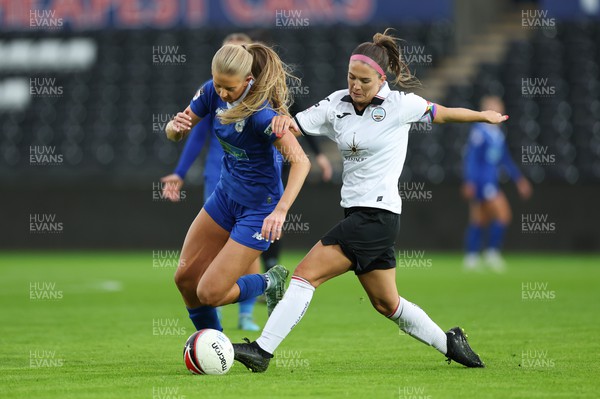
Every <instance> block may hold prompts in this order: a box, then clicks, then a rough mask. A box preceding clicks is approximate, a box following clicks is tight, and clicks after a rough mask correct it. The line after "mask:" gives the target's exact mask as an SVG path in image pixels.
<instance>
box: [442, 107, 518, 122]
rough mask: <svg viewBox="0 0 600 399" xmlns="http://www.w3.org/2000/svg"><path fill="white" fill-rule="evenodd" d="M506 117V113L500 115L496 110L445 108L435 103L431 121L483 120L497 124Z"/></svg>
mask: <svg viewBox="0 0 600 399" xmlns="http://www.w3.org/2000/svg"><path fill="white" fill-rule="evenodd" d="M507 119H508V115H502V114H501V113H499V112H496V111H473V110H471V109H467V108H447V107H444V106H442V105H439V104H436V113H435V118H434V119H433V123H450V122H465V123H469V122H485V123H493V124H498V123H502V122H504V121H505V120H507Z"/></svg>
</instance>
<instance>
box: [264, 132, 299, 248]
mask: <svg viewBox="0 0 600 399" xmlns="http://www.w3.org/2000/svg"><path fill="white" fill-rule="evenodd" d="M273 145H274V146H275V148H277V150H278V151H279V152H280V153H281V155H282V156H283V157H284V158H285V160H287V161H288V162H289V163H290V175H289V177H288V181H287V184H286V186H285V190H284V191H283V195H282V196H281V199H280V200H279V202H278V203H277V206H276V207H275V210H274V211H273V212H272V213H271V214H270V215H269V216H267V217H266V218H265V220H264V222H263V227H262V231H261V234H262V236H263V237H264V239H265V240H269V241H271V242H273V241H275V240H278V239H279V238H281V229H282V228H283V223H284V222H285V217H286V215H287V212H288V210H289V209H290V207H291V206H292V204H293V203H294V201H295V200H296V197H297V196H298V193H299V192H300V189H301V188H302V185H303V184H304V180H305V179H306V176H307V175H308V172H309V171H310V161H309V160H308V157H307V156H306V154H305V153H304V150H303V149H302V147H301V146H300V143H298V140H297V139H296V137H295V136H293V135H291V134H285V135H283V136H282V137H281V138H279V139H277V140H275V142H274V143H273Z"/></svg>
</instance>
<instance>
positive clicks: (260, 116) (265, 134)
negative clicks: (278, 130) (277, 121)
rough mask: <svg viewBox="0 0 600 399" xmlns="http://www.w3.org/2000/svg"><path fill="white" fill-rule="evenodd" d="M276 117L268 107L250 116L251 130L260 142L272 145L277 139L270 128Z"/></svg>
mask: <svg viewBox="0 0 600 399" xmlns="http://www.w3.org/2000/svg"><path fill="white" fill-rule="evenodd" d="M276 115H277V113H276V112H275V111H273V110H272V109H271V108H269V107H267V108H263V109H261V110H260V111H258V112H256V113H255V114H254V115H252V124H253V125H252V126H253V130H254V132H255V133H256V134H257V135H258V137H259V138H260V139H261V140H265V141H268V142H269V143H273V142H274V141H275V140H277V139H278V137H277V135H275V134H274V133H273V129H272V128H271V121H272V120H273V117H274V116H276Z"/></svg>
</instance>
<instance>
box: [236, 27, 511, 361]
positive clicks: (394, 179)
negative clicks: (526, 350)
mask: <svg viewBox="0 0 600 399" xmlns="http://www.w3.org/2000/svg"><path fill="white" fill-rule="evenodd" d="M387 33H388V31H387V30H386V32H385V33H383V34H381V33H378V34H376V35H375V36H374V37H373V42H369V43H362V44H361V45H359V46H358V47H356V49H354V51H353V52H352V56H351V57H350V62H349V67H348V88H347V89H344V90H339V91H336V92H334V93H333V94H331V95H330V96H329V97H327V98H325V99H324V100H322V101H321V102H319V103H318V104H316V105H314V106H313V107H311V108H309V109H307V110H306V111H303V112H300V113H299V114H297V115H296V117H295V118H294V119H292V118H290V117H288V116H278V117H275V118H273V130H274V131H275V132H279V131H286V130H288V129H290V130H291V131H292V132H294V134H298V132H301V133H302V134H311V135H323V136H327V137H329V138H330V139H331V140H333V141H335V142H336V143H337V145H338V148H339V149H340V151H341V152H342V155H343V157H344V170H343V186H342V190H341V197H342V201H341V206H342V207H343V208H344V212H345V218H344V219H343V220H342V221H341V222H339V223H338V224H337V225H335V226H334V227H333V228H332V229H331V230H330V231H329V232H327V233H326V234H325V235H324V236H323V237H322V238H321V240H320V241H319V242H318V243H317V244H316V245H315V246H314V247H313V248H312V249H311V251H310V252H309V253H308V254H307V255H306V257H305V258H304V259H303V260H302V261H301V262H300V264H299V265H298V267H297V268H296V270H295V272H294V275H293V277H292V280H291V282H290V285H289V288H288V291H287V292H286V294H285V295H284V297H283V299H282V300H281V302H279V304H278V305H277V307H276V308H275V310H274V311H273V313H272V314H271V316H270V318H269V320H268V321H267V324H266V326H265V327H264V329H263V332H262V334H261V336H260V337H259V338H258V339H257V340H256V341H254V342H252V343H250V342H248V343H242V344H234V349H235V358H236V360H238V361H240V362H241V363H243V364H244V365H245V366H246V367H248V368H249V369H251V370H252V371H255V372H262V371H265V370H266V369H267V367H268V365H269V360H270V358H272V357H273V353H274V352H275V350H276V349H277V347H278V346H279V344H280V343H281V342H282V341H283V339H284V338H285V337H286V336H287V335H288V334H289V333H290V331H291V330H292V328H293V327H294V326H295V325H296V324H298V322H299V321H300V319H301V318H302V316H303V315H304V313H305V312H306V309H307V308H308V306H309V304H310V301H311V299H312V296H313V293H314V291H315V289H316V288H317V287H318V286H319V285H321V284H323V283H324V282H325V281H327V280H329V279H331V278H334V277H336V276H339V275H341V274H343V273H345V272H347V271H349V270H353V271H354V273H355V274H356V275H357V276H358V279H359V281H360V283H361V284H362V286H363V288H364V289H365V291H366V292H367V294H368V296H369V299H370V300H371V303H372V305H373V307H374V308H375V309H376V310H377V311H378V312H379V313H381V314H382V315H384V316H386V317H387V318H389V319H390V320H391V321H392V322H393V323H394V324H396V325H398V326H399V327H400V329H402V330H403V331H404V332H406V333H407V334H409V335H411V336H413V337H414V338H416V339H418V340H419V341H421V342H423V343H425V344H427V345H431V346H433V347H434V348H435V349H437V350H438V351H439V352H441V353H442V354H443V355H445V356H446V357H447V358H448V360H454V361H456V362H458V363H461V364H463V365H465V366H468V367H483V366H484V364H483V362H482V361H481V359H480V358H479V356H478V355H477V354H475V353H474V352H473V351H472V350H471V348H470V346H469V344H468V342H467V340H466V336H465V335H464V333H463V331H462V329H460V328H458V327H455V328H452V329H450V330H449V331H448V332H446V333H444V331H443V330H442V329H441V328H440V327H439V326H438V325H437V324H436V323H435V322H433V320H431V319H430V318H429V316H428V315H427V314H426V313H425V312H424V311H423V310H422V309H421V308H420V307H418V306H417V305H415V304H414V303H411V302H409V301H408V300H406V299H405V298H401V297H399V296H398V289H397V288H396V270H395V266H396V259H395V253H394V240H395V238H396V235H397V233H398V229H399V227H400V212H401V200H400V195H399V193H398V179H399V177H400V174H401V172H402V167H403V164H404V160H405V158H406V148H407V144H408V131H409V129H410V126H411V125H410V124H411V123H413V122H419V121H426V122H431V121H433V122H435V123H447V122H487V123H501V122H502V121H505V120H506V119H507V118H508V117H507V116H504V115H501V114H499V113H497V112H493V111H483V112H476V111H472V110H468V109H464V108H445V107H443V106H441V105H437V104H432V103H430V102H428V101H426V100H424V99H423V98H421V97H419V96H417V95H414V94H408V93H404V92H398V91H392V90H390V88H389V86H388V83H387V82H386V74H385V71H386V70H387V71H388V72H392V73H394V74H395V75H396V79H395V81H394V83H397V84H399V85H401V86H404V87H407V86H409V85H410V84H411V81H415V79H414V77H413V76H412V75H411V73H410V71H409V70H408V67H407V66H406V64H405V63H404V62H403V61H402V59H401V54H400V51H399V49H398V45H397V44H396V40H395V38H394V37H393V36H390V35H388V34H387Z"/></svg>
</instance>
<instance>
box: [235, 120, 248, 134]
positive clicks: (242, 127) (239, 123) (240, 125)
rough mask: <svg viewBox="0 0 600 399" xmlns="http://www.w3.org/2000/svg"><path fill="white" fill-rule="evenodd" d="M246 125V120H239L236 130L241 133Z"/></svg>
mask: <svg viewBox="0 0 600 399" xmlns="http://www.w3.org/2000/svg"><path fill="white" fill-rule="evenodd" d="M244 126H246V120H245V119H242V120H241V121H237V122H236V123H235V131H236V132H238V133H241V132H242V130H244Z"/></svg>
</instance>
